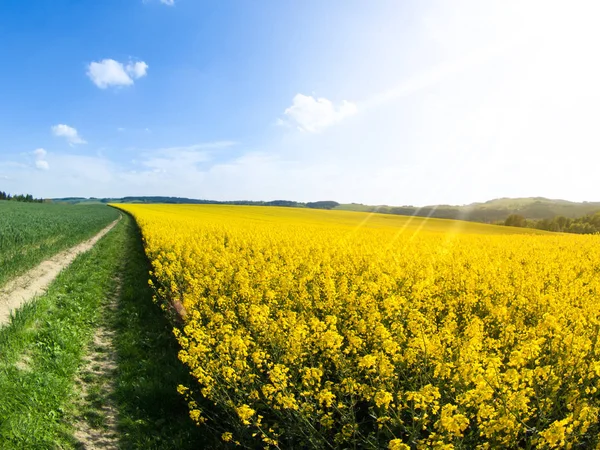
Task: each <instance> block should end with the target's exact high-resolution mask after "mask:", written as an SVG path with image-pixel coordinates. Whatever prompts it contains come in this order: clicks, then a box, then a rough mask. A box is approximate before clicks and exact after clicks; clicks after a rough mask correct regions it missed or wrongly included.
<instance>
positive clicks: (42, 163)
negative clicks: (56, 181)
mask: <svg viewBox="0 0 600 450" xmlns="http://www.w3.org/2000/svg"><path fill="white" fill-rule="evenodd" d="M47 154H48V152H47V151H46V150H44V149H43V148H38V149H36V150H34V151H33V156H34V157H35V167H36V169H39V170H49V169H50V164H48V161H46V155H47Z"/></svg>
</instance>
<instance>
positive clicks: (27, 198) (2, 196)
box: [0, 191, 44, 203]
mask: <svg viewBox="0 0 600 450" xmlns="http://www.w3.org/2000/svg"><path fill="white" fill-rule="evenodd" d="M0 200H12V201H13V202H25V203H42V202H43V201H44V200H43V199H41V198H33V195H31V194H25V195H23V194H18V195H10V194H7V193H6V192H4V191H0Z"/></svg>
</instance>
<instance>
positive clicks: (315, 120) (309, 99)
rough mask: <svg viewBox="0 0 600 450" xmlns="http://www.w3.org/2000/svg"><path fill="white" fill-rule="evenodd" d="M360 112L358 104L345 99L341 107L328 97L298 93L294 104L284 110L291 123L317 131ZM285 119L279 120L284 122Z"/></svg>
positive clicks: (304, 129) (313, 131)
mask: <svg viewBox="0 0 600 450" xmlns="http://www.w3.org/2000/svg"><path fill="white" fill-rule="evenodd" d="M357 112H358V108H357V106H356V104H354V103H351V102H348V101H345V100H344V101H343V102H342V104H341V105H340V106H339V107H337V108H336V107H335V106H334V105H333V103H332V102H331V101H330V100H328V99H326V98H322V97H320V98H315V97H313V96H310V95H303V94H296V96H295V97H294V99H293V102H292V106H290V107H289V108H287V109H286V110H285V112H284V114H285V115H286V117H287V118H288V121H289V123H291V124H294V125H296V126H297V127H298V128H299V129H300V130H302V131H308V132H310V133H315V132H318V131H321V130H323V129H324V128H327V127H329V126H331V125H335V124H336V123H339V122H341V121H342V120H344V119H345V118H347V117H349V116H352V115H354V114H356V113H357ZM282 122H283V121H278V123H279V124H282Z"/></svg>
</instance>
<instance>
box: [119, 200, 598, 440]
mask: <svg viewBox="0 0 600 450" xmlns="http://www.w3.org/2000/svg"><path fill="white" fill-rule="evenodd" d="M119 207H121V208H123V209H124V210H125V211H128V212H130V213H131V214H133V216H134V217H135V219H136V221H137V223H138V224H139V226H140V228H141V231H142V234H143V238H144V244H145V247H146V252H147V255H148V257H149V259H150V261H151V263H152V266H153V279H154V280H155V281H154V284H155V288H156V293H157V298H158V299H159V300H160V301H164V302H166V301H169V300H180V301H181V302H182V303H183V305H184V307H185V310H186V311H187V315H186V316H185V320H184V323H183V325H182V326H181V327H178V328H176V330H175V334H176V336H177V339H178V340H179V343H180V344H181V351H180V354H179V358H180V359H181V361H182V362H183V363H185V364H186V365H187V366H188V367H189V370H190V372H191V374H192V375H193V377H194V378H195V379H196V380H197V383H194V384H192V385H189V386H180V388H179V389H180V391H181V392H182V393H183V394H184V395H185V396H186V397H187V398H188V400H189V405H190V415H191V417H192V419H193V420H195V421H196V422H198V423H203V422H206V423H207V425H209V426H211V427H213V428H215V429H219V430H220V431H219V433H222V439H223V441H225V442H230V443H231V445H235V444H236V443H237V444H239V445H242V446H247V447H252V446H256V447H260V446H271V447H279V448H313V447H316V448H390V449H408V448H423V449H424V448H440V449H452V448H521V447H524V448H527V447H529V448H532V447H536V448H593V447H594V446H596V445H597V444H598V434H599V432H600V427H599V420H598V419H599V417H598V413H599V411H600V410H599V408H600V393H599V392H598V387H599V382H600V346H599V345H598V340H599V338H600V320H599V317H600V316H599V315H600V301H599V300H600V297H599V293H600V237H598V236H579V235H561V234H529V235H527V234H518V233H524V232H526V230H521V229H512V228H508V227H493V226H486V225H480V224H473V223H466V222H460V221H445V220H424V219H410V218H405V217H398V216H384V215H377V214H371V215H369V214H363V213H355V212H341V211H314V210H305V209H284V208H261V207H243V206H231V207H229V206H173V205H121V206H119Z"/></svg>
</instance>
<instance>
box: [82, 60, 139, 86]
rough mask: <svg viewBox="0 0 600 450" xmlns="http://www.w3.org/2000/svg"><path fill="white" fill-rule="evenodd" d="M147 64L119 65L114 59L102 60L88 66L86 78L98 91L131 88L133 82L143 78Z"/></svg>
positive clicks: (129, 63) (131, 63)
mask: <svg viewBox="0 0 600 450" xmlns="http://www.w3.org/2000/svg"><path fill="white" fill-rule="evenodd" d="M147 73H148V64H146V63H145V62H144V61H136V62H132V61H130V62H128V63H127V64H123V63H120V62H119V61H115V60H114V59H103V60H102V61H99V62H91V63H90V64H89V65H88V70H87V76H88V77H89V78H90V80H92V82H93V83H94V84H95V85H96V86H98V87H99V88H100V89H106V88H108V87H110V86H131V85H132V84H134V80H137V79H139V78H142V77H145V76H146V74H147Z"/></svg>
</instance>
